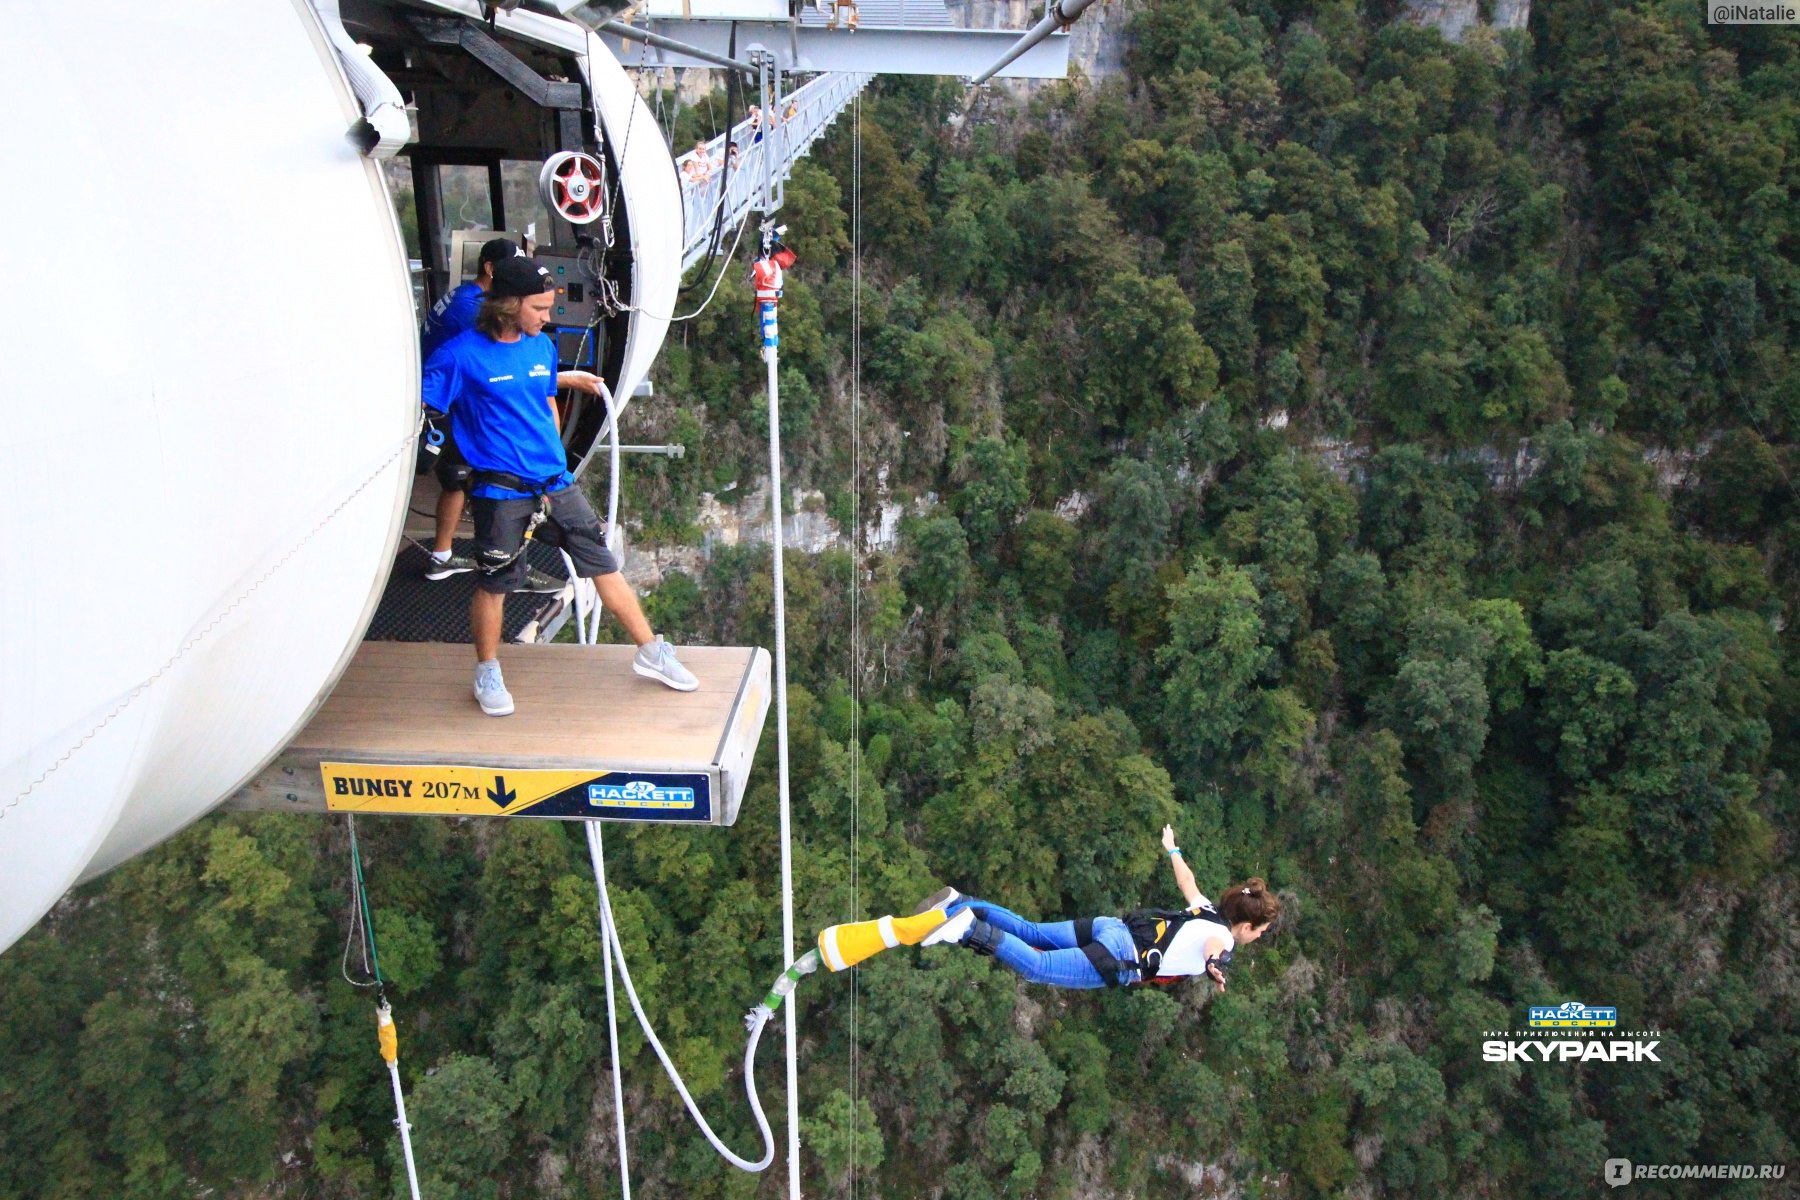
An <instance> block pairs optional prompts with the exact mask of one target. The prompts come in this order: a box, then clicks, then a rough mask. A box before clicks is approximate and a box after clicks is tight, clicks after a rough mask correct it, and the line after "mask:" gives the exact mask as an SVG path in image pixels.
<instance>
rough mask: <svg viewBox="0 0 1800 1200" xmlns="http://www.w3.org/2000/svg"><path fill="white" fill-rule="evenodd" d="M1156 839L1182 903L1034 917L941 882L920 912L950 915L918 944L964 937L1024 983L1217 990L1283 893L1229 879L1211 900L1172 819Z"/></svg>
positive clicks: (1276, 910) (1275, 912)
mask: <svg viewBox="0 0 1800 1200" xmlns="http://www.w3.org/2000/svg"><path fill="white" fill-rule="evenodd" d="M1162 842H1163V849H1164V850H1167V851H1168V853H1169V865H1170V867H1171V868H1172V869H1173V870H1174V873H1175V884H1176V886H1177V887H1179V888H1180V889H1181V895H1182V898H1183V899H1184V900H1186V901H1187V907H1186V908H1185V909H1155V908H1140V909H1135V910H1133V911H1132V912H1129V913H1127V914H1125V916H1124V917H1084V918H1081V919H1079V920H1074V921H1049V922H1038V921H1030V920H1027V919H1025V918H1024V917H1021V916H1020V915H1019V914H1017V913H1015V912H1013V911H1012V910H1010V909H1007V908H1003V907H1001V906H1000V905H998V904H992V903H990V902H988V901H986V900H980V899H977V898H975V897H973V896H965V895H962V894H961V893H960V892H958V891H957V890H956V889H955V888H945V889H944V890H943V891H941V892H939V893H938V894H937V895H935V896H932V897H931V898H930V899H928V900H926V901H925V902H924V903H923V904H921V905H920V906H919V912H920V913H924V912H927V911H929V910H931V909H938V910H940V911H942V912H943V913H944V914H945V916H946V918H947V919H946V920H945V921H944V923H943V924H942V925H940V926H938V927H937V928H936V929H934V930H932V931H931V932H930V933H928V934H926V935H925V937H924V938H923V939H922V940H921V942H920V944H921V945H926V946H934V945H948V944H952V943H954V944H956V945H961V946H967V947H968V948H969V949H971V950H974V951H976V952H977V953H979V954H990V955H992V956H993V957H994V958H996V959H998V960H999V961H1000V962H1001V963H1002V964H1004V965H1005V966H1006V967H1008V968H1009V969H1011V970H1012V971H1014V972H1015V973H1017V974H1018V975H1019V976H1020V977H1021V978H1023V979H1024V980H1025V981H1026V982H1027V983H1042V984H1048V985H1049V986H1051V987H1066V988H1097V987H1127V986H1131V985H1133V984H1141V983H1158V984H1168V983H1174V982H1176V981H1178V980H1180V979H1182V978H1185V977H1186V976H1189V975H1208V976H1211V977H1212V980H1213V982H1214V983H1215V984H1216V985H1217V986H1218V989H1219V990H1220V991H1221V992H1223V991H1224V990H1225V971H1226V969H1227V968H1229V967H1230V966H1231V955H1232V951H1233V950H1235V949H1236V948H1237V947H1238V946H1246V945H1249V944H1250V943H1251V942H1254V941H1255V940H1256V939H1257V938H1259V937H1261V936H1262V935H1263V934H1264V933H1265V932H1267V931H1268V928H1269V926H1270V925H1271V924H1273V923H1274V921H1275V918H1276V917H1278V916H1279V915H1280V914H1281V901H1280V899H1279V898H1278V897H1276V895H1275V894H1274V893H1273V892H1271V891H1270V890H1269V885H1268V884H1266V883H1264V882H1263V881H1262V879H1260V878H1255V879H1247V880H1245V881H1244V882H1243V883H1240V884H1236V885H1234V886H1233V887H1232V888H1230V889H1229V890H1228V891H1227V892H1226V893H1225V895H1224V897H1223V898H1222V899H1220V901H1219V902H1218V904H1216V905H1215V904H1213V903H1212V902H1211V901H1210V900H1208V899H1207V898H1206V897H1205V896H1204V895H1203V894H1201V891H1200V888H1199V886H1198V885H1197V884H1196V883H1195V882H1194V872H1193V871H1192V870H1190V869H1189V868H1188V865H1187V862H1186V861H1185V860H1184V859H1183V858H1182V856H1181V850H1180V848H1179V847H1177V846H1176V845H1175V830H1174V827H1173V826H1169V825H1165V826H1163V831H1162Z"/></svg>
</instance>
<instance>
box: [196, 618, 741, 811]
mask: <svg viewBox="0 0 1800 1200" xmlns="http://www.w3.org/2000/svg"><path fill="white" fill-rule="evenodd" d="M634 653H635V647H631V646H578V645H547V646H545V645H508V646H505V647H503V648H502V650H501V652H500V661H501V665H502V666H503V667H504V668H505V671H506V686H507V688H508V689H509V690H510V691H511V692H512V694H513V699H514V701H515V703H516V704H517V706H518V707H517V711H515V712H514V713H513V715H512V716H509V717H490V716H487V715H485V714H484V713H483V712H482V711H481V709H480V707H479V706H477V705H476V703H475V699H474V696H473V695H472V693H471V691H470V687H471V680H472V678H473V674H474V658H473V655H472V653H471V651H470V649H469V647H468V646H466V645H451V644H444V643H434V642H364V643H363V645H362V648H361V649H360V650H358V651H357V653H356V657H355V658H353V659H352V660H351V662H350V666H349V667H348V668H347V669H346V670H345V671H344V674H343V677H342V678H341V679H339V680H338V684H337V687H336V688H335V689H333V691H332V693H331V695H330V696H329V697H328V698H327V699H326V700H325V703H324V704H323V705H321V706H320V708H319V711H318V712H317V713H315V714H314V715H313V718H312V720H311V721H310V722H308V724H307V725H306V727H305V728H304V729H303V730H301V732H300V735H299V736H298V737H296V738H295V739H294V741H293V742H292V744H290V745H289V746H288V747H287V749H285V750H283V751H282V752H281V753H280V754H279V755H277V756H276V758H275V760H274V762H272V763H270V764H269V766H268V767H267V768H266V769H265V770H264V771H263V772H262V774H261V775H259V776H258V777H257V778H256V779H255V780H253V781H251V782H250V783H249V784H248V785H246V786H245V787H244V788H243V789H242V790H241V791H239V792H238V794H237V795H235V796H233V797H232V798H231V799H230V800H228V801H227V802H226V803H225V807H226V808H231V809H239V810H249V811H257V812H307V813H326V812H349V813H385V814H394V815H408V816H489V817H492V816H507V817H513V816H523V817H548V818H552V819H560V820H595V819H600V820H616V821H659V822H680V823H690V824H704V825H730V824H733V823H734V822H735V821H736V820H737V816H738V806H739V805H740V804H742V802H743V799H744V789H745V786H746V784H747V783H748V780H749V774H750V764H751V762H752V760H753V759H754V758H755V757H756V745H757V741H758V739H759V738H760V737H761V736H762V727H763V720H764V718H765V717H766V716H767V715H768V711H769V700H770V696H771V694H772V691H771V686H770V682H769V654H768V652H767V651H766V650H760V649H750V648H740V647H710V646H695V647H691V648H686V649H683V650H682V651H681V661H682V662H683V663H685V664H686V665H687V668H688V669H689V670H690V671H692V672H693V673H694V676H695V678H697V679H698V680H699V681H700V687H699V689H698V690H697V691H693V692H677V691H673V690H671V689H669V688H667V687H665V686H663V685H662V684H660V683H658V682H656V681H655V680H652V679H645V678H643V677H641V676H639V675H637V674H635V673H634V672H633V671H632V669H631V657H632V655H633V654H634Z"/></svg>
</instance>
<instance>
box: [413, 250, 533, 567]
mask: <svg viewBox="0 0 1800 1200" xmlns="http://www.w3.org/2000/svg"><path fill="white" fill-rule="evenodd" d="M523 253H524V251H523V250H521V249H519V244H518V243H517V242H515V241H513V240H512V239H511V238H493V239H492V240H490V241H487V242H484V243H482V246H481V255H480V257H479V258H478V259H477V260H476V261H477V264H478V265H477V267H476V275H475V278H474V279H472V280H469V281H468V282H466V283H463V284H460V285H458V286H457V288H456V290H455V291H453V292H451V293H450V294H449V295H447V296H445V297H444V298H443V299H442V300H439V301H438V302H437V304H436V305H434V306H433V307H432V310H431V311H430V312H429V313H427V314H426V316H425V325H424V327H423V328H422V329H420V330H419V361H420V362H428V361H430V359H431V356H432V355H433V354H435V353H437V350H438V347H440V346H442V345H443V344H444V343H445V342H447V341H449V340H450V339H451V338H453V337H455V336H456V335H457V334H459V333H462V332H463V331H464V330H467V329H473V328H475V314H476V313H477V312H478V311H480V309H481V301H482V298H483V297H485V296H486V295H487V293H488V288H489V287H491V286H492V285H493V281H494V264H495V263H497V262H500V261H502V260H503V259H508V258H516V257H518V256H519V255H521V254H523ZM440 432H442V433H444V435H445V437H444V441H443V444H442V445H441V446H440V447H439V448H438V456H437V479H438V484H439V486H440V487H442V488H443V491H442V492H440V493H439V495H438V502H437V536H436V537H435V538H434V539H433V541H432V546H431V561H430V562H429V563H427V564H426V566H425V578H427V579H433V580H435V579H448V578H450V576H452V575H460V574H462V573H463V572H465V571H473V570H474V569H475V560H474V559H472V558H466V557H464V556H463V555H460V554H457V553H454V550H455V546H456V526H457V524H458V523H459V522H461V520H462V515H463V506H464V502H465V498H466V497H467V495H468V491H469V463H468V460H466V459H465V458H464V457H463V456H462V454H461V452H460V451H459V450H458V449H457V446H456V438H455V436H454V435H453V434H451V432H450V431H449V430H440ZM559 586H560V585H559Z"/></svg>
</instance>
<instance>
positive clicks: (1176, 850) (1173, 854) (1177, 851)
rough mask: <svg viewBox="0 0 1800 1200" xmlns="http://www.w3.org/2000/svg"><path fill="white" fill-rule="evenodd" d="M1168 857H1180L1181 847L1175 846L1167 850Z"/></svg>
mask: <svg viewBox="0 0 1800 1200" xmlns="http://www.w3.org/2000/svg"><path fill="white" fill-rule="evenodd" d="M1169 857H1170V858H1180V857H1181V847H1180V846H1177V847H1175V848H1174V849H1173V850H1171V851H1169Z"/></svg>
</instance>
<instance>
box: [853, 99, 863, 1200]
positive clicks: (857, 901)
mask: <svg viewBox="0 0 1800 1200" xmlns="http://www.w3.org/2000/svg"><path fill="white" fill-rule="evenodd" d="M850 126H851V141H852V146H853V151H852V156H851V164H852V166H851V175H850V919H851V920H852V921H860V920H861V919H862V93H861V92H860V91H858V92H857V94H856V96H855V97H854V98H853V99H852V100H851V102H850ZM861 979H862V972H860V971H853V972H851V977H850V1196H851V1200H855V1197H856V1194H857V1187H858V1185H857V1179H856V1175H857V1168H858V1162H857V1154H858V1150H859V1146H858V1144H857V1137H856V1130H857V1101H858V1100H859V1099H860V1098H861V1094H862V1047H861V1044H860V1041H859V1038H860V1033H859V1029H858V1018H859V1016H860V1013H859V1009H860V1008H861V998H860V994H859V993H860V992H861V986H860V985H861Z"/></svg>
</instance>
